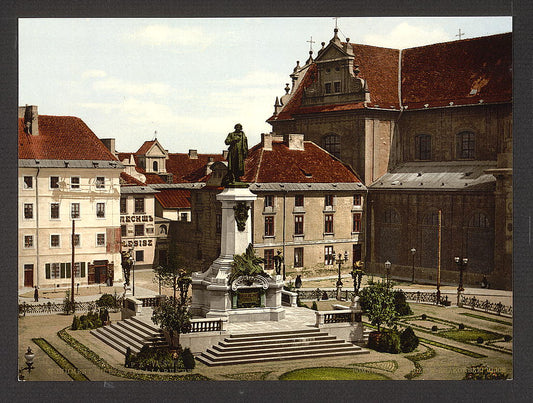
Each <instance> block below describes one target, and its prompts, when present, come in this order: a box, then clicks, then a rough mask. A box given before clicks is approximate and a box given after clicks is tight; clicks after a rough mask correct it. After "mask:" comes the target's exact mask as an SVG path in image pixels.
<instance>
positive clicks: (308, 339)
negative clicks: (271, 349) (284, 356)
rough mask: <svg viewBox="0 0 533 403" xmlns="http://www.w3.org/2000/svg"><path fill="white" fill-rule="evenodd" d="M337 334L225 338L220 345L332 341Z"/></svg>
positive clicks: (246, 345)
mask: <svg viewBox="0 0 533 403" xmlns="http://www.w3.org/2000/svg"><path fill="white" fill-rule="evenodd" d="M335 339H336V337H335V336H330V335H329V334H327V333H319V334H317V335H316V336H312V337H294V338H288V339H285V338H283V339H257V340H253V341H233V340H232V339H228V338H226V339H224V340H223V341H221V342H219V345H220V346H222V347H239V348H244V347H248V346H259V347H261V348H263V347H264V348H267V347H268V346H269V345H271V344H283V343H286V344H292V343H303V342H311V341H332V340H335Z"/></svg>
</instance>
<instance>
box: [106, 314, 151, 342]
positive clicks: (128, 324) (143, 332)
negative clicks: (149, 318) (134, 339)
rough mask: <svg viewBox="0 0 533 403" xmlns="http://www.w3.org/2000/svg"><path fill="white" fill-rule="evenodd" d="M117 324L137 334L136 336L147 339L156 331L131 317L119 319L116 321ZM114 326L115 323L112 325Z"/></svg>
mask: <svg viewBox="0 0 533 403" xmlns="http://www.w3.org/2000/svg"><path fill="white" fill-rule="evenodd" d="M114 324H115V325H116V326H118V327H121V328H123V329H124V331H126V332H129V333H132V334H135V335H136V336H138V337H140V338H141V339H146V338H148V337H152V336H153V334H154V332H152V331H150V330H148V328H146V327H143V326H142V325H139V324H136V323H135V322H132V321H130V320H129V319H126V320H119V321H118V322H115V323H114ZM111 326H113V325H111Z"/></svg>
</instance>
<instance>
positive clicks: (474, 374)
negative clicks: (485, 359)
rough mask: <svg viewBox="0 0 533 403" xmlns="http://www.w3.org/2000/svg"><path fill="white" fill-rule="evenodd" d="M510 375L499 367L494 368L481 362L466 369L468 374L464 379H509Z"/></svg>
mask: <svg viewBox="0 0 533 403" xmlns="http://www.w3.org/2000/svg"><path fill="white" fill-rule="evenodd" d="M508 377H509V375H507V374H506V373H505V372H502V371H500V370H499V369H496V368H495V369H492V368H489V367H487V366H486V365H483V364H479V365H473V366H471V367H469V368H467V369H466V374H465V377H464V378H463V379H466V380H471V381H479V380H487V379H488V380H494V379H507V378H508Z"/></svg>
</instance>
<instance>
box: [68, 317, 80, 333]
mask: <svg viewBox="0 0 533 403" xmlns="http://www.w3.org/2000/svg"><path fill="white" fill-rule="evenodd" d="M79 327H80V318H78V317H77V316H76V315H74V317H73V318H72V325H71V326H70V329H71V330H78V328H79Z"/></svg>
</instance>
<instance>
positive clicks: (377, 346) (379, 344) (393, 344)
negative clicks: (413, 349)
mask: <svg viewBox="0 0 533 403" xmlns="http://www.w3.org/2000/svg"><path fill="white" fill-rule="evenodd" d="M368 348H371V349H373V350H376V351H380V352H382V353H391V354H398V353H399V352H400V351H401V348H400V334H399V333H398V331H396V330H393V329H386V330H383V331H382V332H372V333H371V334H370V337H369V338H368Z"/></svg>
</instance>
